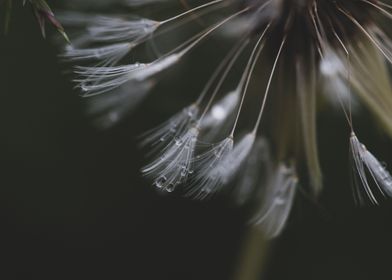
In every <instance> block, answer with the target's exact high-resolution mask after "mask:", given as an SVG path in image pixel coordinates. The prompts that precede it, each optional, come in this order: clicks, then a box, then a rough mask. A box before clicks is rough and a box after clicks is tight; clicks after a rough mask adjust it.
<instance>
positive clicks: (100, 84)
mask: <svg viewBox="0 0 392 280" xmlns="http://www.w3.org/2000/svg"><path fill="white" fill-rule="evenodd" d="M178 59H179V57H178V55H177V54H173V55H170V56H168V57H165V58H162V59H160V60H156V61H154V62H152V63H148V64H144V63H135V64H130V65H123V66H114V67H109V66H107V67H83V66H79V67H77V68H76V70H75V73H76V74H78V75H79V77H78V78H77V79H75V82H78V83H79V85H78V87H79V88H80V89H81V90H82V95H83V96H93V95H98V94H102V93H106V92H109V91H112V90H113V89H116V88H118V87H120V86H122V85H124V84H125V83H128V82H143V81H145V80H147V79H149V78H151V77H152V76H154V75H156V74H158V73H159V72H161V71H163V70H165V69H166V68H168V67H170V66H172V65H173V64H175V63H176V62H177V61H178Z"/></svg>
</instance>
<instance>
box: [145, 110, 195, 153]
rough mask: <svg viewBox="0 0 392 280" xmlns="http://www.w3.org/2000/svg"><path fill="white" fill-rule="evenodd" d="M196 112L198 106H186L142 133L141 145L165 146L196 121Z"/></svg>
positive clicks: (151, 146)
mask: <svg viewBox="0 0 392 280" xmlns="http://www.w3.org/2000/svg"><path fill="white" fill-rule="evenodd" d="M198 113H199V107H198V106H196V105H195V104H192V105H190V106H188V107H186V108H185V109H183V110H181V111H180V112H179V113H177V114H176V115H174V116H173V117H171V118H170V119H169V120H167V121H166V122H164V123H163V124H161V125H159V126H158V127H156V128H154V129H152V130H150V131H147V132H146V133H144V134H143V135H142V138H143V140H142V141H141V143H140V144H141V146H142V147H149V148H153V147H157V148H164V147H166V146H167V145H168V143H170V142H171V141H172V140H173V139H174V138H175V137H178V136H179V135H183V134H184V132H185V131H186V130H187V129H188V128H189V127H190V125H191V124H192V123H195V122H196V120H197V116H198Z"/></svg>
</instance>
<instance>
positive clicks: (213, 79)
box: [195, 40, 243, 105]
mask: <svg viewBox="0 0 392 280" xmlns="http://www.w3.org/2000/svg"><path fill="white" fill-rule="evenodd" d="M240 44H243V43H242V40H240V41H239V44H236V45H235V46H234V47H233V48H232V49H231V50H230V52H229V53H228V54H227V55H226V56H225V57H224V59H223V60H222V61H221V62H220V63H219V65H218V67H217V68H216V69H215V71H214V72H213V73H212V75H211V78H210V79H209V80H208V82H207V84H206V85H205V87H204V89H203V91H202V93H201V94H200V96H199V97H198V99H197V100H196V102H195V104H196V105H200V103H201V102H202V101H203V99H204V97H205V96H206V94H207V93H208V91H209V90H210V88H211V86H212V84H213V83H214V82H215V80H216V78H217V77H218V75H219V74H220V72H221V71H222V70H223V68H224V67H225V66H226V65H227V63H228V62H229V60H230V58H232V57H233V55H234V54H235V53H236V52H237V51H238V47H239V46H240Z"/></svg>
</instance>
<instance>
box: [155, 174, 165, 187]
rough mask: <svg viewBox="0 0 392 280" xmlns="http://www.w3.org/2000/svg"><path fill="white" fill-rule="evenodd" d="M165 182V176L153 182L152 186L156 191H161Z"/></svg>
mask: <svg viewBox="0 0 392 280" xmlns="http://www.w3.org/2000/svg"><path fill="white" fill-rule="evenodd" d="M166 181H167V178H166V177H165V176H161V177H159V178H158V179H157V180H156V181H155V183H154V185H155V186H156V187H157V188H158V189H162V188H163V186H164V184H165V183H166Z"/></svg>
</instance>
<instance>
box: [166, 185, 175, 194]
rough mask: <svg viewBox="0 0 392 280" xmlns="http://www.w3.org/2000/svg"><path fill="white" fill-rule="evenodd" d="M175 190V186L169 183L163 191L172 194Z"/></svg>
mask: <svg viewBox="0 0 392 280" xmlns="http://www.w3.org/2000/svg"><path fill="white" fill-rule="evenodd" d="M175 188H176V186H175V185H174V184H173V183H170V184H169V185H168V186H167V187H166V189H165V190H166V191H167V192H169V193H171V192H174V190H175Z"/></svg>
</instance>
